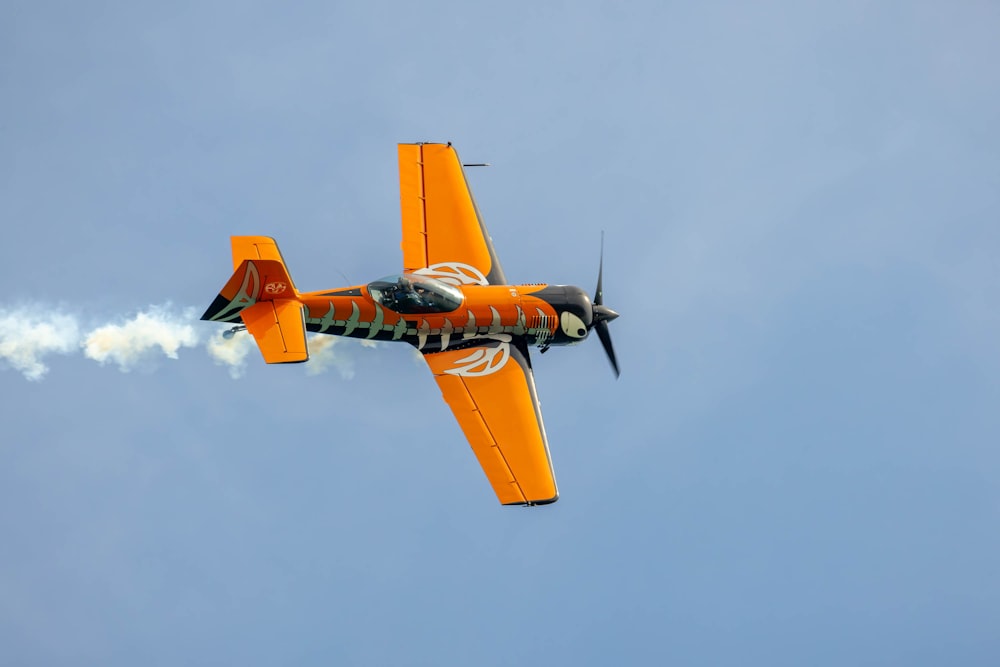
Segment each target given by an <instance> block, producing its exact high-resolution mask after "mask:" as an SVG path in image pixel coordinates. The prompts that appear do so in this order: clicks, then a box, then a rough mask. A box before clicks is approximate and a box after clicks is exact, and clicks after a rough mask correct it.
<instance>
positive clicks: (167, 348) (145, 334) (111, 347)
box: [83, 305, 198, 373]
mask: <svg viewBox="0 0 1000 667" xmlns="http://www.w3.org/2000/svg"><path fill="white" fill-rule="evenodd" d="M195 319H196V318H195V311H193V310H190V309H188V310H186V311H184V312H183V313H182V314H181V315H177V314H174V313H172V312H170V306H169V305H167V306H151V307H150V309H149V310H148V311H147V312H144V313H138V314H137V315H136V316H135V317H134V318H132V319H130V320H126V321H125V322H122V323H120V324H105V325H104V326H100V327H98V328H96V329H94V330H93V331H91V332H90V333H89V334H87V336H86V337H85V338H84V340H83V354H84V356H86V357H87V358H88V359H93V360H94V361H96V362H98V363H100V364H101V365H103V364H106V363H109V362H110V363H114V364H117V365H118V368H119V369H120V370H121V371H122V372H123V373H127V372H129V371H130V370H132V369H133V368H135V367H136V366H137V365H138V364H141V363H144V362H149V361H150V360H151V359H152V358H153V357H154V356H156V350H157V348H159V351H160V352H162V353H163V354H164V355H166V356H167V358H169V359H176V358H177V351H178V350H179V349H180V348H182V347H195V346H197V345H198V335H197V334H196V333H195V330H194V327H193V326H192V324H191V322H193V321H194V320H195Z"/></svg>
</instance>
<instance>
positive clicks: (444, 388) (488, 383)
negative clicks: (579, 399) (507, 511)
mask: <svg viewBox="0 0 1000 667" xmlns="http://www.w3.org/2000/svg"><path fill="white" fill-rule="evenodd" d="M424 360H425V361H427V365H428V366H430V368H431V371H432V372H433V373H434V379H435V380H437V383H438V386H439V387H440V388H441V393H442V394H443V395H444V400H445V402H446V403H448V406H449V407H450V408H451V410H452V412H454V413H455V418H456V419H458V424H459V426H461V427H462V431H463V432H464V433H465V437H466V438H467V439H468V440H469V444H470V445H471V446H472V451H473V452H475V454H476V458H477V459H479V465H481V466H482V467H483V471H484V472H485V473H486V477H487V478H488V479H489V481H490V484H491V485H493V490H494V491H495V492H496V494H497V498H499V499H500V502H501V503H503V504H504V505H544V504H547V503H553V502H555V501H556V500H557V499H558V498H559V491H558V489H557V488H556V479H555V476H554V475H553V473H552V463H551V461H550V460H549V447H548V442H547V441H546V438H545V426H544V425H543V424H542V413H541V410H540V409H539V405H538V396H537V395H536V394H535V380H534V376H533V375H532V372H531V364H530V363H529V361H528V355H527V350H523V351H522V350H520V349H518V348H517V347H516V346H515V345H514V343H512V342H506V341H501V340H483V341H482V343H481V344H479V345H476V346H474V347H465V348H461V349H457V350H456V349H451V350H447V351H445V352H432V353H429V354H425V355H424Z"/></svg>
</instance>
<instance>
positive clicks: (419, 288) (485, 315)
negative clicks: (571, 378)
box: [201, 142, 620, 506]
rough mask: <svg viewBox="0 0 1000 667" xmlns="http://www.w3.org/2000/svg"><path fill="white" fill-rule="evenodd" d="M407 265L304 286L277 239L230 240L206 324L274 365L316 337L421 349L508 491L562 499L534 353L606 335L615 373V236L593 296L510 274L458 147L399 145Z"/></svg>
mask: <svg viewBox="0 0 1000 667" xmlns="http://www.w3.org/2000/svg"><path fill="white" fill-rule="evenodd" d="M398 157H399V183H400V205H401V209H402V223H403V240H402V244H401V247H402V251H403V269H402V271H401V272H400V273H397V274H394V275H390V276H387V277H385V278H381V279H379V280H376V281H374V282H370V283H368V284H365V285H355V286H351V287H341V288H338V289H330V290H322V291H318V292H299V291H298V289H296V287H295V284H294V283H293V282H292V278H291V276H290V275H289V273H288V269H287V268H286V266H285V262H284V260H283V259H282V257H281V252H280V251H279V250H278V246H277V244H276V243H275V241H274V239H272V238H269V237H265V236H233V237H231V245H232V255H233V269H234V272H233V275H232V277H231V278H230V279H229V281H228V282H227V283H226V285H225V287H223V288H222V291H221V292H220V293H219V295H218V296H217V297H216V298H215V300H214V301H213V302H212V305H211V306H209V307H208V310H206V311H205V314H204V315H202V316H201V319H203V320H207V321H210V322H225V323H239V324H237V326H234V327H232V328H231V329H229V330H227V331H226V332H225V333H224V335H225V336H227V337H232V336H233V335H234V334H235V333H237V332H239V331H243V330H246V331H249V333H250V334H251V335H252V336H253V338H254V340H255V341H256V343H257V346H258V348H259V349H260V352H261V354H262V355H263V357H264V361H265V362H266V363H268V364H284V363H299V362H304V361H307V360H308V359H309V348H308V345H307V343H306V332H307V331H309V332H314V333H320V334H331V335H334V336H348V337H352V338H360V339H366V340H372V341H386V342H388V341H400V342H405V343H409V344H411V345H413V346H414V347H416V349H417V350H419V351H420V352H421V353H422V354H423V358H424V360H425V361H426V362H427V365H428V366H429V368H430V370H431V372H432V373H433V375H434V379H435V380H436V381H437V383H438V387H439V388H440V390H441V393H442V395H443V396H444V400H445V402H446V403H447V404H448V406H449V407H450V408H451V410H452V412H453V413H454V415H455V418H456V419H457V420H458V424H459V426H460V427H461V429H462V431H463V433H464V434H465V437H466V438H467V440H468V441H469V445H470V446H471V448H472V451H473V452H474V453H475V455H476V458H477V459H478V461H479V464H480V466H481V467H482V469H483V471H484V472H485V473H486V477H487V479H488V480H489V483H490V485H491V486H492V487H493V491H494V492H495V493H496V496H497V499H498V500H499V501H500V503H501V504H503V505H525V506H534V505H547V504H550V503H554V502H555V501H556V500H558V498H559V491H558V489H557V487H556V479H555V475H554V473H553V470H552V461H551V457H550V455H549V447H548V439H547V438H546V435H545V426H544V424H543V423H542V413H541V410H540V408H539V402H538V395H537V393H536V391H535V380H534V373H533V371H532V366H531V358H530V356H529V347H537V348H539V349H540V351H541V352H545V351H547V350H548V349H549V348H550V347H553V346H560V345H574V344H577V343H580V342H581V341H583V340H584V339H585V338H587V336H588V334H589V333H590V331H592V330H593V331H596V332H597V336H598V338H599V339H600V340H601V343H602V345H603V346H604V350H605V352H606V353H607V356H608V359H609V361H610V362H611V367H612V369H613V371H614V373H615V376H616V377H617V376H618V375H619V374H620V373H619V369H618V361H617V359H616V357H615V352H614V347H613V346H612V344H611V336H610V333H609V331H608V323H609V322H611V321H612V320H614V319H615V318H616V317H618V313H616V312H615V311H613V310H611V309H610V308H608V307H607V306H605V305H604V292H603V287H602V278H603V273H604V250H603V245H604V244H603V238H602V243H601V246H602V247H601V260H600V264H599V268H598V272H597V290H596V292H595V294H594V298H593V299H591V298H590V297H589V296H588V295H587V293H586V292H585V291H584V290H583V289H581V288H579V287H573V286H570V285H549V284H545V283H525V284H518V285H511V284H509V283H508V282H507V278H506V277H505V275H504V272H503V269H502V268H501V267H500V262H499V261H498V260H497V255H496V251H495V250H494V248H493V242H492V240H491V239H490V236H489V234H488V233H487V231H486V226H485V225H484V224H483V221H482V218H481V216H480V215H479V209H478V208H477V206H476V203H475V200H474V199H473V197H472V192H471V190H470V189H469V185H468V182H467V181H466V178H465V172H464V170H463V165H462V162H461V160H459V157H458V154H457V152H456V151H455V149H454V148H453V147H452V145H451V143H450V142H449V143H447V144H440V143H415V144H399V145H398Z"/></svg>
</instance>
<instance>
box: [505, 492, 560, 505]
mask: <svg viewBox="0 0 1000 667" xmlns="http://www.w3.org/2000/svg"><path fill="white" fill-rule="evenodd" d="M557 500H559V493H558V492H557V493H556V495H554V496H552V497H551V498H546V499H544V500H526V501H518V502H516V503H503V506H504V507H517V506H520V507H535V506H536V505H551V504H552V503H554V502H555V501H557Z"/></svg>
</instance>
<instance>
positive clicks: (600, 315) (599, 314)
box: [594, 304, 618, 322]
mask: <svg viewBox="0 0 1000 667" xmlns="http://www.w3.org/2000/svg"><path fill="white" fill-rule="evenodd" d="M615 319H618V313H616V312H615V311H613V310H611V309H610V308H608V307H607V306H605V305H604V304H597V305H596V306H594V321H595V322H597V321H600V322H610V321H612V320H615Z"/></svg>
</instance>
